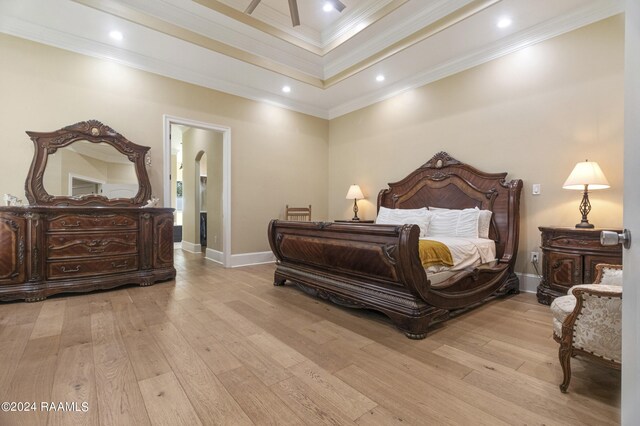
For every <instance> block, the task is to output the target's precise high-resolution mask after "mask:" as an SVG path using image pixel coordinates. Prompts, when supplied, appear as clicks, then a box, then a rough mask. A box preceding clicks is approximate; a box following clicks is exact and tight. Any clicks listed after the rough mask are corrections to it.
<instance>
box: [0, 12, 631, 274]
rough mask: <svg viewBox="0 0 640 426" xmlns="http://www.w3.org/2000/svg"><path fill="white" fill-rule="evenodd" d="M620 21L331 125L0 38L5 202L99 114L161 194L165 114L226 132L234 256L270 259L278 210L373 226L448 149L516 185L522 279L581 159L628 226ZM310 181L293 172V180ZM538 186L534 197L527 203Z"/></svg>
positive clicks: (563, 214) (570, 218) (568, 194)
mask: <svg viewBox="0 0 640 426" xmlns="http://www.w3.org/2000/svg"><path fill="white" fill-rule="evenodd" d="M623 46H624V38H623V22H622V17H620V16H616V17H613V18H610V19H607V20H605V21H601V22H599V23H596V24H593V25H590V26H588V27H585V28H582V29H579V30H576V31H573V32H571V33H568V34H565V35H562V36H560V37H557V38H555V39H552V40H549V41H546V42H543V43H540V44H537V45H535V46H532V47H530V48H527V49H525V50H522V51H519V52H516V53H514V54H511V55H508V56H506V57H503V58H500V59H497V60H494V61H492V62H489V63H487V64H484V65H481V66H478V67H475V68H473V69H471V70H468V71H466V72H462V73H459V74H457V75H454V76H451V77H449V78H446V79H443V80H440V81H438V82H435V83H433V84H429V85H426V86H424V87H421V88H419V89H416V90H412V91H409V92H407V93H404V94H402V95H399V96H396V97H394V98H391V99H389V100H387V101H383V102H380V103H378V104H375V105H372V106H370V107H367V108H364V109H362V110H359V111H356V112H353V113H350V114H347V115H345V116H342V117H340V118H337V119H334V120H331V121H330V122H327V121H326V120H321V119H317V118H313V117H309V116H306V115H303V114H299V113H295V112H291V111H288V110H285V109H282V108H277V107H274V106H270V105H267V104H263V103H258V102H253V101H249V100H246V99H242V98H239V97H236V96H231V95H227V94H223V93H220V92H216V91H213V90H208V89H204V88H201V87H197V86H194V85H190V84H186V83H182V82H178V81H175V80H171V79H168V78H164V77H160V76H157V75H154V74H150V73H146V72H142V71H137V70H133V69H129V68H127V67H123V66H119V65H117V64H113V63H110V62H106V61H101V60H97V59H93V58H89V57H85V56H82V55H78V54H74V53H70V52H66V51H63V50H60V49H56V48H52V47H47V46H43V45H40V44H37V43H32V42H29V41H25V40H21V39H17V38H13V37H10V36H6V35H0V49H1V50H2V52H3V66H2V67H0V93H2V94H3V98H4V99H11V102H3V103H0V116H1V117H3V123H2V127H3V129H4V130H5V132H4V136H5V137H4V138H3V141H2V142H0V144H3V145H2V148H4V151H5V152H10V153H11V155H6V156H2V157H0V174H1V177H2V179H0V193H5V192H10V193H13V194H16V195H19V196H21V195H22V194H23V188H24V178H25V176H26V173H27V170H28V167H29V164H30V161H31V157H32V147H31V146H32V144H31V143H30V142H29V140H28V138H27V136H26V135H25V134H24V131H25V130H38V131H47V130H54V129H57V128H59V127H61V126H63V125H67V124H70V123H73V122H76V121H80V120H85V119H89V118H96V119H99V120H101V121H103V122H105V123H107V124H109V125H111V126H112V127H114V128H115V129H116V130H118V131H120V132H121V133H122V134H124V135H125V136H126V137H128V138H129V139H131V140H132V141H134V142H136V143H139V144H142V145H148V146H150V147H151V156H152V159H153V165H152V167H151V168H150V169H149V173H150V178H151V182H152V185H153V188H154V195H156V196H162V187H161V185H162V167H161V164H162V161H161V159H162V156H163V146H162V115H163V114H169V115H172V116H177V117H183V118H187V119H192V120H198V121H203V122H208V123H214V124H218V125H223V126H229V127H231V134H232V202H231V205H232V218H231V220H232V253H247V252H257V251H266V250H269V247H268V243H267V241H266V236H265V234H266V226H267V224H268V221H269V219H271V218H273V217H282V215H283V209H284V205H285V204H290V205H307V204H312V205H313V211H314V220H323V219H329V220H332V219H337V218H349V217H351V215H352V211H351V208H352V202H351V201H350V200H346V199H345V195H346V192H347V189H348V187H349V185H350V184H352V183H358V184H360V186H361V187H362V189H363V191H364V194H365V196H366V197H367V199H366V200H362V201H359V206H360V212H359V215H360V216H361V217H362V218H365V219H372V218H374V217H375V200H376V195H377V193H378V191H379V190H380V189H382V188H385V187H386V184H387V182H391V181H396V180H399V179H401V178H403V177H404V176H406V175H407V174H408V173H409V172H411V171H412V170H414V169H415V168H417V167H418V166H420V165H421V164H423V163H424V162H425V161H427V160H428V159H429V158H430V157H431V156H432V155H433V154H435V153H436V152H438V151H441V150H444V151H447V152H449V153H450V154H451V155H452V156H454V157H456V158H458V159H459V160H461V161H464V162H468V163H470V164H472V165H474V166H476V167H477V168H479V169H481V170H485V171H490V172H498V171H508V172H509V178H520V179H523V180H524V182H525V188H524V193H523V197H522V209H521V217H522V227H521V240H520V249H521V251H520V255H519V259H518V265H517V268H516V269H517V270H518V271H521V272H528V273H533V270H532V269H531V268H530V267H529V264H528V258H529V256H528V252H530V251H532V250H537V249H538V245H539V239H540V237H539V232H538V229H537V227H538V226H540V225H561V226H573V225H574V224H575V223H576V222H577V221H578V220H579V213H578V210H577V209H578V204H579V202H580V196H581V195H580V193H579V192H578V191H568V190H563V189H562V188H561V186H562V183H563V182H564V180H565V179H566V177H567V176H568V174H569V173H570V171H571V169H572V168H573V166H574V165H575V163H576V162H578V161H582V160H584V159H586V158H588V159H589V160H592V161H598V162H599V163H600V165H601V167H602V169H603V170H604V172H605V174H606V175H607V177H608V178H609V181H610V183H611V186H612V188H611V189H609V190H603V191H594V192H593V193H592V194H591V201H592V205H593V211H592V212H591V214H590V216H589V219H590V221H591V222H593V223H595V224H596V225H598V226H620V225H621V223H622V161H621V159H622V155H623V152H622V136H623V135H622V124H623ZM303 176H304V178H301V177H303ZM533 183H540V184H541V185H542V194H541V195H539V196H533V195H531V185H532V184H533Z"/></svg>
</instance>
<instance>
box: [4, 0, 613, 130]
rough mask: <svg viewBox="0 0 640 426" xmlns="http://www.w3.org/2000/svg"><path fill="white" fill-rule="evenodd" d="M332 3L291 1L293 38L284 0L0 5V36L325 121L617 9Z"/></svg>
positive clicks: (595, 0)
mask: <svg viewBox="0 0 640 426" xmlns="http://www.w3.org/2000/svg"><path fill="white" fill-rule="evenodd" d="M342 2H343V3H344V4H345V5H346V8H345V9H344V10H343V11H342V12H341V13H340V12H338V11H336V10H332V11H329V12H325V11H323V10H322V6H323V0H298V5H299V12H300V22H301V25H299V26H296V27H293V26H292V25H291V18H290V16H289V8H288V1H287V0H262V2H261V3H260V4H259V5H258V7H257V8H256V9H255V10H254V12H253V13H252V14H251V15H247V14H245V13H244V10H245V9H246V7H247V5H248V4H249V3H250V0H154V1H148V0H47V1H46V2H42V1H41V0H3V1H2V2H0V31H1V32H5V33H8V34H12V35H16V36H19V37H23V38H26V39H30V40H34V41H38V42H41V43H45V44H49V45H52V46H56V47H60V48H64V49H68V50H72V51H75V52H79V53H82V54H86V55H91V56H94V57H99V58H105V59H109V60H113V61H116V62H118V63H122V64H126V65H128V66H131V67H134V68H138V69H143V70H147V71H150V72H154V73H157V74H161V75H165V76H168V77H172V78H176V79H179V80H183V81H187V82H190V83H194V84H198V85H201V86H205V87H209V88H212V89H216V90H220V91H223V92H227V93H231V94H235V95H239V96H243V97H246V98H250V99H254V100H260V101H264V102H268V103H272V104H276V105H280V106H283V107H286V108H290V109H293V110H297V111H300V112H303V113H307V114H311V115H315V116H319V117H323V118H334V117H337V116H340V115H342V114H345V113H348V112H350V111H353V110H356V109H359V108H362V107H364V106H367V105H370V104H372V103H375V102H378V101H380V100H383V99H386V98H388V97H391V96H394V95H396V94H398V93H401V92H403V91H405V90H409V89H411V88H415V87H418V86H421V85H424V84H427V83H429V82H432V81H435V80H437V79H440V78H443V77H446V76H447V75H451V74H453V73H456V72H460V71H462V70H464V69H468V68H470V67H473V66H475V65H478V64H481V63H483V62H486V61H489V60H492V59H495V58H497V57H500V56H502V55H505V54H508V53H511V52H514V51H516V50H518V49H521V48H524V47H527V46H530V45H532V44H535V43H538V42H540V41H543V40H546V39H548V38H551V37H554V36H557V35H559V34H562V33H564V32H567V31H571V30H573V29H576V28H579V27H581V26H583V25H587V24H590V23H592V22H595V21H597V20H600V19H604V18H607V17H609V16H611V15H614V14H617V13H620V12H621V11H622V10H623V1H621V0H562V1H557V0H342ZM505 17H509V18H510V19H511V21H512V24H511V25H510V26H507V27H504V28H500V27H498V25H497V23H498V21H499V20H500V19H502V18H505ZM114 30H115V31H119V32H120V33H121V34H122V39H121V40H117V39H114V38H112V37H110V36H109V34H110V32H111V31H114ZM379 76H384V80H383V81H378V80H380V77H379ZM377 77H378V79H376V78H377ZM284 86H287V87H289V89H290V91H289V92H283V90H282V89H283V87H284Z"/></svg>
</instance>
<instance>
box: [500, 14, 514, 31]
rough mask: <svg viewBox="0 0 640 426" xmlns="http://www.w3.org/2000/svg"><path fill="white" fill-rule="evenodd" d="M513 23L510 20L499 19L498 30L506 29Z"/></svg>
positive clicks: (505, 18)
mask: <svg viewBox="0 0 640 426" xmlns="http://www.w3.org/2000/svg"><path fill="white" fill-rule="evenodd" d="M512 22H513V21H511V18H507V17H504V18H500V19H499V20H498V28H507V27H508V26H509V25H511V23H512Z"/></svg>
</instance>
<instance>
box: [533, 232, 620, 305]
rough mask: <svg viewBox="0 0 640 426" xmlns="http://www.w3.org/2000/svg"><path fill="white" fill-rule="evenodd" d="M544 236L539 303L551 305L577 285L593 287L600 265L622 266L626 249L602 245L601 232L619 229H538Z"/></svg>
mask: <svg viewBox="0 0 640 426" xmlns="http://www.w3.org/2000/svg"><path fill="white" fill-rule="evenodd" d="M538 229H539V230H540V232H542V246H541V247H540V248H541V249H542V281H541V282H540V285H539V286H538V291H537V296H538V302H540V303H543V304H545V305H550V304H551V302H552V301H553V299H555V298H556V297H559V296H564V295H566V294H567V291H568V290H569V288H570V287H572V286H574V285H576V284H586V283H592V282H593V279H594V278H595V267H596V265H597V264H598V263H611V264H614V265H621V264H622V246H621V245H616V246H603V245H601V244H600V232H601V231H615V232H618V233H620V232H622V231H621V230H618V229H577V228H555V227H543V226H541V227H540V228H538Z"/></svg>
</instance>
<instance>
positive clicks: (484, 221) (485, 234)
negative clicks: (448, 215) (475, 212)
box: [429, 207, 493, 238]
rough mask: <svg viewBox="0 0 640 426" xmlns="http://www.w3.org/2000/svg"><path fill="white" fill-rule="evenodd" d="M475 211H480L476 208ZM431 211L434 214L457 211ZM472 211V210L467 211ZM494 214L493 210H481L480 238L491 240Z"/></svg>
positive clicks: (439, 208) (479, 221)
mask: <svg viewBox="0 0 640 426" xmlns="http://www.w3.org/2000/svg"><path fill="white" fill-rule="evenodd" d="M475 209H478V208H477V207H475ZM429 210H430V211H432V212H434V213H435V212H443V211H450V210H455V209H445V208H442V207H429ZM466 210H471V209H466ZM492 215H493V212H492V211H491V210H480V214H479V216H478V238H489V229H490V228H491V216H492Z"/></svg>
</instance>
